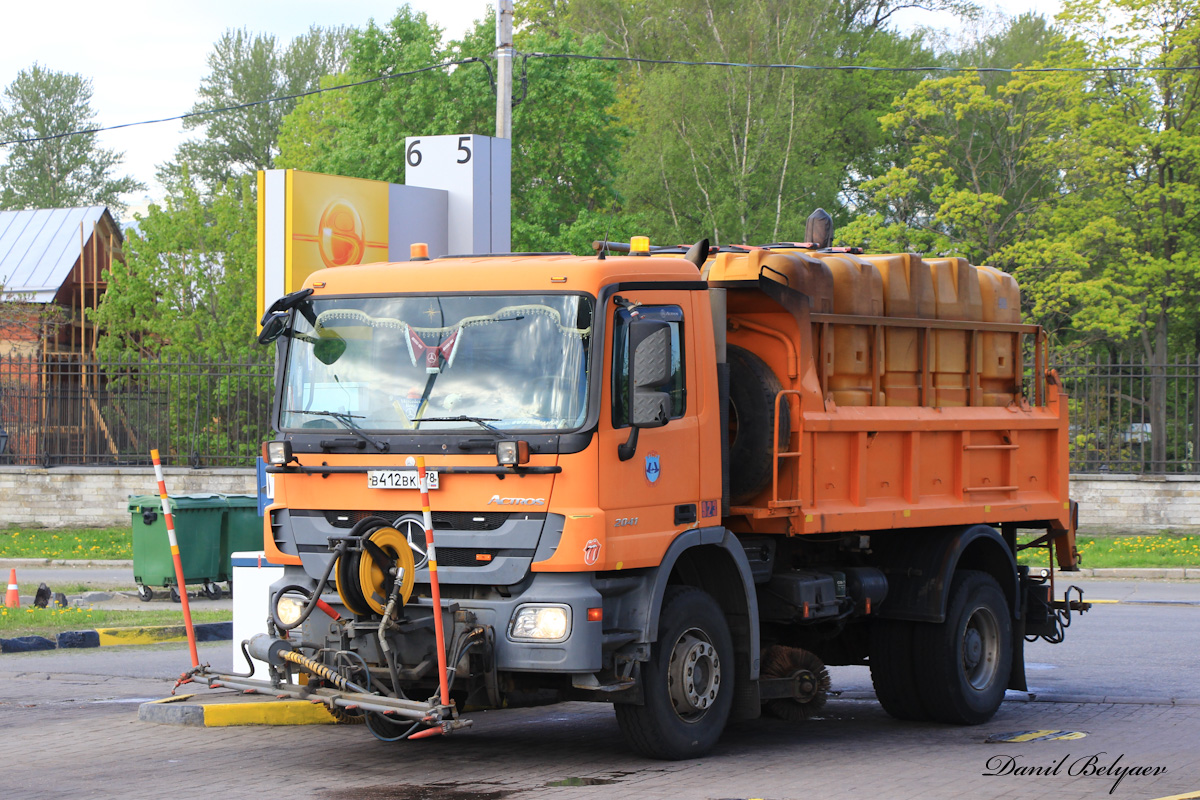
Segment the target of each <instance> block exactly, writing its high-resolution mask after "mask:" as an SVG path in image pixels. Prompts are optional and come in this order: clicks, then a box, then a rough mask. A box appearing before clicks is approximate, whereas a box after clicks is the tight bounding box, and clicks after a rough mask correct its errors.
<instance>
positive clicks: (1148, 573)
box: [1057, 567, 1200, 581]
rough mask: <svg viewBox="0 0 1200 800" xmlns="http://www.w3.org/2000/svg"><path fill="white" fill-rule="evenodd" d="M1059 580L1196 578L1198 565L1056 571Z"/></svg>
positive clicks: (1199, 569)
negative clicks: (1074, 578)
mask: <svg viewBox="0 0 1200 800" xmlns="http://www.w3.org/2000/svg"><path fill="white" fill-rule="evenodd" d="M1057 575H1058V577H1059V580H1070V579H1071V578H1072V577H1075V576H1079V577H1081V578H1140V579H1142V580H1177V581H1178V580H1198V579H1200V567H1108V568H1105V569H1083V568H1081V569H1079V570H1078V571H1076V572H1058V573H1057Z"/></svg>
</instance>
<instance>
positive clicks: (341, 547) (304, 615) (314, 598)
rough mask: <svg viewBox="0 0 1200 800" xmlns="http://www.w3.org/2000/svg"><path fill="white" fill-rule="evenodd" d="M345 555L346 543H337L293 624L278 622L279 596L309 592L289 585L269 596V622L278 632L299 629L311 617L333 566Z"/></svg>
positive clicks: (300, 587) (301, 587)
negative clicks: (315, 585) (288, 593)
mask: <svg viewBox="0 0 1200 800" xmlns="http://www.w3.org/2000/svg"><path fill="white" fill-rule="evenodd" d="M345 554H346V543H345V542H339V543H338V546H337V549H336V550H335V551H334V553H333V558H331V559H329V563H328V564H326V565H325V574H323V575H322V576H321V579H320V580H319V581H317V588H316V589H314V590H313V591H312V594H311V596H310V597H309V598H308V602H307V603H305V604H304V608H303V609H302V610H301V612H300V617H299V618H298V619H297V620H296V621H295V622H293V623H292V624H291V625H284V624H283V623H282V622H281V621H280V620H279V612H278V610H277V609H278V606H279V597H280V595H282V594H284V593H285V592H297V591H298V592H303V593H304V594H308V591H309V590H308V589H306V588H304V587H303V586H298V585H291V586H284V587H283V588H282V589H280V590H279V591H277V592H275V593H274V594H272V595H271V621H272V622H274V623H275V627H277V628H279V630H281V631H290V630H294V629H296V628H298V627H300V626H301V625H303V624H304V622H305V621H306V620H307V619H308V618H309V617H310V616H312V612H313V610H314V609H315V608H316V607H317V604H318V602H319V601H320V599H321V588H322V587H323V586H324V585H325V583H326V581H328V580H329V574H330V573H331V572H333V565H334V564H336V563H337V560H338V559H339V558H341V557H342V556H344V555H345Z"/></svg>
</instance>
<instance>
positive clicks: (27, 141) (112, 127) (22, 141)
mask: <svg viewBox="0 0 1200 800" xmlns="http://www.w3.org/2000/svg"><path fill="white" fill-rule="evenodd" d="M476 62H478V63H480V64H483V66H484V67H485V68H486V69H487V71H488V74H489V75H490V74H491V71H492V69H491V67H490V66H488V64H487V62H485V61H483V60H482V59H479V58H475V57H471V58H464V59H461V60H459V61H443V62H441V63H440V64H430V65H429V66H426V67H420V68H418V69H413V70H408V71H407V72H394V73H391V74H389V75H380V76H379V77H377V78H367V79H366V80H362V81H355V82H354V83H344V84H341V85H340V86H328V87H326V88H324V89H313V90H311V91H308V92H299V93H297V94H288V95H282V96H280V97H268V98H266V99H265V100H254V101H252V102H249V103H239V104H238V105H234V106H223V107H221V108H210V109H206V110H204V111H189V112H188V113H186V114H178V115H176V116H174V117H162V118H161V119H146V120H142V121H140V122H124V123H121V124H120V125H106V126H104V127H100V128H87V129H85V130H81V131H67V132H66V133H54V134H51V135H49V136H36V137H31V138H28V139H10V140H9V141H7V142H0V147H8V146H11V145H14V144H33V143H34V142H49V141H52V140H54V139H63V138H66V137H68V136H83V135H86V134H93V133H101V132H103V131H115V130H119V129H121V128H134V127H137V126H139V125H157V124H158V123H160V122H175V121H176V120H182V119H191V118H193V117H203V116H206V115H208V114H222V113H224V112H226V111H238V110H240V109H243V108H253V107H254V106H261V105H264V104H266V103H278V102H280V101H283V100H298V99H300V98H301V97H309V96H311V95H314V94H321V93H322V92H336V91H339V90H341V89H351V88H353V87H355V86H366V85H367V84H371V83H379V82H380V81H390V80H393V79H394V78H403V77H405V76H408V75H416V74H418V73H421V72H429V71H431V70H435V69H446V68H448V67H455V66H459V65H460V64H473V63H476Z"/></svg>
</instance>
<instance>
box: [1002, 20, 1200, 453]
mask: <svg viewBox="0 0 1200 800" xmlns="http://www.w3.org/2000/svg"><path fill="white" fill-rule="evenodd" d="M1059 19H1060V21H1062V22H1063V23H1064V24H1065V25H1066V26H1067V28H1068V30H1069V31H1071V32H1073V33H1074V34H1075V35H1076V36H1077V37H1078V39H1079V40H1080V41H1081V42H1082V43H1083V46H1084V48H1085V49H1086V54H1087V57H1088V59H1089V61H1090V62H1091V63H1093V64H1095V65H1096V66H1099V67H1106V68H1110V71H1106V72H1103V73H1097V74H1094V75H1093V76H1092V77H1091V78H1090V79H1089V81H1088V84H1087V85H1086V87H1085V89H1086V91H1083V92H1078V93H1073V94H1069V95H1067V96H1065V97H1064V112H1063V114H1064V116H1067V117H1068V118H1069V119H1070V122H1071V129H1070V131H1069V132H1068V133H1066V134H1064V136H1063V137H1061V138H1060V144H1061V152H1062V157H1060V158H1059V159H1058V160H1057V164H1058V168H1059V170H1061V173H1062V188H1061V190H1060V193H1061V195H1062V199H1061V200H1060V201H1059V202H1057V203H1056V204H1055V206H1054V211H1053V213H1042V214H1041V215H1040V217H1039V220H1038V224H1039V227H1040V231H1041V236H1040V237H1038V238H1037V239H1035V240H1033V241H1030V242H1029V243H1027V244H1026V245H1024V246H1023V247H1020V248H1016V247H1014V248H1010V252H1011V253H1012V257H1013V260H1014V261H1015V262H1016V263H1017V264H1018V265H1019V274H1020V275H1021V276H1022V278H1023V280H1024V281H1025V283H1026V284H1027V286H1029V287H1030V288H1031V289H1032V291H1033V294H1034V297H1035V300H1036V306H1035V309H1036V311H1037V312H1038V313H1040V314H1044V315H1048V316H1056V317H1058V318H1060V319H1062V318H1068V319H1069V320H1070V324H1071V329H1072V332H1074V333H1075V334H1076V335H1081V336H1083V337H1090V338H1092V339H1093V340H1095V339H1100V340H1105V341H1108V342H1112V343H1118V344H1127V345H1131V346H1133V347H1134V348H1136V350H1138V351H1140V352H1141V353H1142V355H1143V356H1144V357H1145V359H1146V361H1147V362H1148V363H1149V364H1150V372H1151V381H1150V402H1149V411H1150V425H1151V457H1150V460H1151V462H1152V465H1151V466H1152V468H1161V465H1162V464H1163V461H1164V459H1165V457H1166V442H1167V439H1168V436H1167V430H1166V427H1167V426H1166V419H1167V405H1168V398H1167V384H1166V378H1165V366H1166V362H1167V359H1168V357H1169V356H1170V354H1171V352H1172V350H1173V349H1174V348H1180V349H1182V350H1183V351H1184V352H1186V353H1188V354H1192V353H1195V352H1196V349H1197V346H1198V345H1200V327H1198V326H1197V312H1196V309H1197V306H1198V305H1200V71H1198V68H1200V2H1197V0H1072V1H1071V2H1067V3H1066V4H1065V5H1064V9H1063V13H1062V14H1061V15H1060V17H1059ZM1133 66H1139V67H1149V68H1152V69H1149V70H1145V69H1144V70H1142V71H1134V70H1131V69H1128V68H1129V67H1133ZM1175 352H1179V350H1175Z"/></svg>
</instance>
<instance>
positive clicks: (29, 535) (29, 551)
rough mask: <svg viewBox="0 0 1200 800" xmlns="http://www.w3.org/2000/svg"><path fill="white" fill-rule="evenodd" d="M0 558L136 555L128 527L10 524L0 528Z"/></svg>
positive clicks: (108, 558) (105, 558)
mask: <svg viewBox="0 0 1200 800" xmlns="http://www.w3.org/2000/svg"><path fill="white" fill-rule="evenodd" d="M0 558H47V559H59V558H63V559H94V560H99V561H114V560H129V559H131V558H133V536H132V534H131V533H130V530H129V528H128V527H127V526H126V527H117V528H26V527H11V528H5V529H3V530H0ZM34 588H35V589H36V588H37V587H34Z"/></svg>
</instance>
